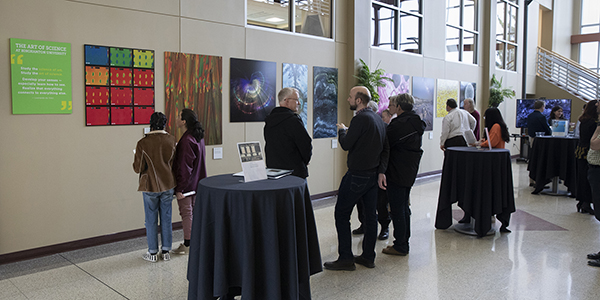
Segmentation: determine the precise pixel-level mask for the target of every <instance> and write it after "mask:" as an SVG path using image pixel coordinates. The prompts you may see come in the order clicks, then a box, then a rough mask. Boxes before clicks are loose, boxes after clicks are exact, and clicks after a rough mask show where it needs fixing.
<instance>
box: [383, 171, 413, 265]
mask: <svg viewBox="0 0 600 300" xmlns="http://www.w3.org/2000/svg"><path fill="white" fill-rule="evenodd" d="M410 189H411V188H410V187H402V186H399V185H396V184H394V183H393V182H389V181H388V185H387V192H388V201H389V202H390V209H391V215H392V222H393V224H394V249H396V251H398V252H401V253H408V250H409V246H408V239H409V238H410V214H411V212H410V207H409V205H408V199H409V196H410Z"/></svg>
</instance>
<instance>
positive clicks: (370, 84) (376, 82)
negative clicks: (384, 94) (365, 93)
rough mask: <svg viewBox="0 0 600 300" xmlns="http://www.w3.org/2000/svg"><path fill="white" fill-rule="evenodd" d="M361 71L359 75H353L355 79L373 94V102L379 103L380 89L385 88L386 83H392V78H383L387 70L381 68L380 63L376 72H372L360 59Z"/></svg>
mask: <svg viewBox="0 0 600 300" xmlns="http://www.w3.org/2000/svg"><path fill="white" fill-rule="evenodd" d="M359 60H360V64H361V66H360V69H359V70H358V74H357V75H353V76H354V78H356V79H358V85H362V86H364V87H366V88H367V89H368V90H369V92H371V100H373V101H375V102H377V103H379V94H378V93H377V88H378V87H384V86H385V81H392V79H391V78H389V77H385V76H383V74H384V73H385V70H383V69H380V68H379V64H380V63H381V62H379V63H378V64H377V67H375V70H373V71H371V69H369V66H368V65H367V64H366V63H365V61H364V60H362V59H360V58H359Z"/></svg>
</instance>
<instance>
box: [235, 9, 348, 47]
mask: <svg viewBox="0 0 600 300" xmlns="http://www.w3.org/2000/svg"><path fill="white" fill-rule="evenodd" d="M250 1H256V0H246V1H245V5H246V13H245V17H246V25H245V26H246V27H255V28H260V29H264V30H273V31H276V32H285V33H291V34H301V35H303V36H306V37H313V38H321V39H327V40H334V32H335V27H334V24H335V16H334V15H335V13H334V11H335V9H334V8H335V1H336V0H328V1H329V35H328V36H325V35H314V34H310V33H302V32H298V31H296V26H297V25H296V18H295V15H296V10H297V6H299V5H300V4H301V3H298V2H300V1H302V0H285V1H287V5H288V8H287V9H288V12H287V16H286V17H287V21H288V22H287V29H279V28H275V27H269V26H261V25H257V24H250V23H248V2H250ZM256 2H261V1H256ZM302 25H305V24H302Z"/></svg>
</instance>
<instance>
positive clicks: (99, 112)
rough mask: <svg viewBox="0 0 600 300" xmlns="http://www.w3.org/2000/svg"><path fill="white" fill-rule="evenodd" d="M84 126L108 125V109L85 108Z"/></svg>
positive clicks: (103, 107)
mask: <svg viewBox="0 0 600 300" xmlns="http://www.w3.org/2000/svg"><path fill="white" fill-rule="evenodd" d="M85 116H86V117H85V119H86V125H88V126H97V125H110V108H109V107H108V106H87V107H86V108H85Z"/></svg>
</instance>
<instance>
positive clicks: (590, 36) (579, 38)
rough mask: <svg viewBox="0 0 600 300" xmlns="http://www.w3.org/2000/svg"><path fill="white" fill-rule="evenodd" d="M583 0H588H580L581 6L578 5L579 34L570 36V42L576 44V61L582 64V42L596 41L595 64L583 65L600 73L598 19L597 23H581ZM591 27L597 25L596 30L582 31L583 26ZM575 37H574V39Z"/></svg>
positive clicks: (599, 26)
mask: <svg viewBox="0 0 600 300" xmlns="http://www.w3.org/2000/svg"><path fill="white" fill-rule="evenodd" d="M584 1H590V0H582V1H581V7H580V11H579V34H576V35H573V36H572V37H571V43H577V44H578V52H579V53H578V61H577V62H578V63H579V64H580V65H582V66H583V63H582V61H581V58H582V57H583V55H582V53H581V52H582V47H581V46H582V45H583V44H584V43H596V49H598V50H597V51H598V53H596V66H594V67H588V66H584V67H586V68H588V69H590V70H591V71H593V72H596V73H600V41H598V33H600V20H598V23H587V24H583V10H584V3H583V2H584ZM591 27H597V30H596V31H594V32H586V33H583V29H584V28H591ZM574 37H575V39H574ZM574 40H576V42H574Z"/></svg>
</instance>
